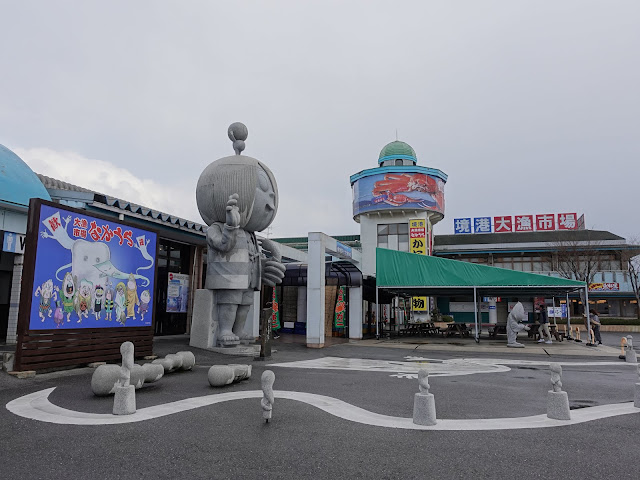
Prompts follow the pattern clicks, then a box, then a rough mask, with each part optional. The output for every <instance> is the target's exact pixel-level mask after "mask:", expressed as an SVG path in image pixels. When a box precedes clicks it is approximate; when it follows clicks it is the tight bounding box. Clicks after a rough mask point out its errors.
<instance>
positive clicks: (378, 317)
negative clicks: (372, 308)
mask: <svg viewBox="0 0 640 480" xmlns="http://www.w3.org/2000/svg"><path fill="white" fill-rule="evenodd" d="M376 339H380V304H379V303H378V286H377V285H376Z"/></svg>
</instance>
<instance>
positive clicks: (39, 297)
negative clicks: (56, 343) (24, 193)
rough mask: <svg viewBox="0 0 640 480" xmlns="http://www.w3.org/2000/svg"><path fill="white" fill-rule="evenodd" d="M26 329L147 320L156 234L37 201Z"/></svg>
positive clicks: (150, 310)
mask: <svg viewBox="0 0 640 480" xmlns="http://www.w3.org/2000/svg"><path fill="white" fill-rule="evenodd" d="M36 215H39V216H38V223H37V225H38V226H39V231H38V236H37V238H38V241H37V247H36V258H35V267H34V278H33V293H32V295H33V297H32V298H33V301H32V302H31V311H30V317H29V329H30V330H48V329H54V328H57V329H71V328H74V329H77V328H112V327H124V326H126V327H144V326H151V324H152V318H153V300H154V298H153V297H154V276H155V265H156V242H157V238H156V234H155V233H153V232H150V231H147V230H142V229H140V228H135V227H131V226H129V225H125V224H122V223H118V222H116V221H110V220H104V219H100V218H96V217H92V216H90V215H85V214H83V213H77V212H76V211H70V210H65V208H63V207H60V206H55V207H54V206H50V205H40V211H39V212H37V213H36Z"/></svg>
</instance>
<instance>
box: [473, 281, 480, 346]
mask: <svg viewBox="0 0 640 480" xmlns="http://www.w3.org/2000/svg"><path fill="white" fill-rule="evenodd" d="M476 295H477V292H476V287H473V307H474V308H473V314H474V316H475V321H476V342H477V341H478V340H479V339H480V332H479V331H478V299H477V297H476Z"/></svg>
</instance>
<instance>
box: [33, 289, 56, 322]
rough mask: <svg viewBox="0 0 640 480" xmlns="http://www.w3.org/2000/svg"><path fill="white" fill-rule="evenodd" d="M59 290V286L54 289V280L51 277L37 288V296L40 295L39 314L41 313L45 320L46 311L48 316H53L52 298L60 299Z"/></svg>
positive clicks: (54, 299)
mask: <svg viewBox="0 0 640 480" xmlns="http://www.w3.org/2000/svg"><path fill="white" fill-rule="evenodd" d="M57 290H59V289H58V287H56V289H55V290H54V288H53V280H51V279H49V280H47V281H46V282H44V283H43V284H42V285H38V288H36V291H35V296H36V297H40V307H39V309H38V315H40V318H41V319H42V321H43V322H44V315H45V313H46V314H47V317H51V313H52V311H51V300H53V301H56V300H57V299H58V294H57Z"/></svg>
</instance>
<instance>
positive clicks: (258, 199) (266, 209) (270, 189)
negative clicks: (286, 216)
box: [244, 165, 277, 232]
mask: <svg viewBox="0 0 640 480" xmlns="http://www.w3.org/2000/svg"><path fill="white" fill-rule="evenodd" d="M257 174H258V182H257V184H256V193H255V198H254V201H253V209H252V210H251V216H250V217H249V219H248V220H247V224H246V225H245V226H244V229H245V230H247V231H249V232H261V231H262V230H264V229H265V228H267V227H268V226H269V225H271V222H273V219H274V217H275V215H276V201H277V199H276V193H275V188H274V186H273V184H272V183H271V180H270V179H269V175H267V172H265V170H264V168H262V166H260V165H259V166H258V167H257Z"/></svg>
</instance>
